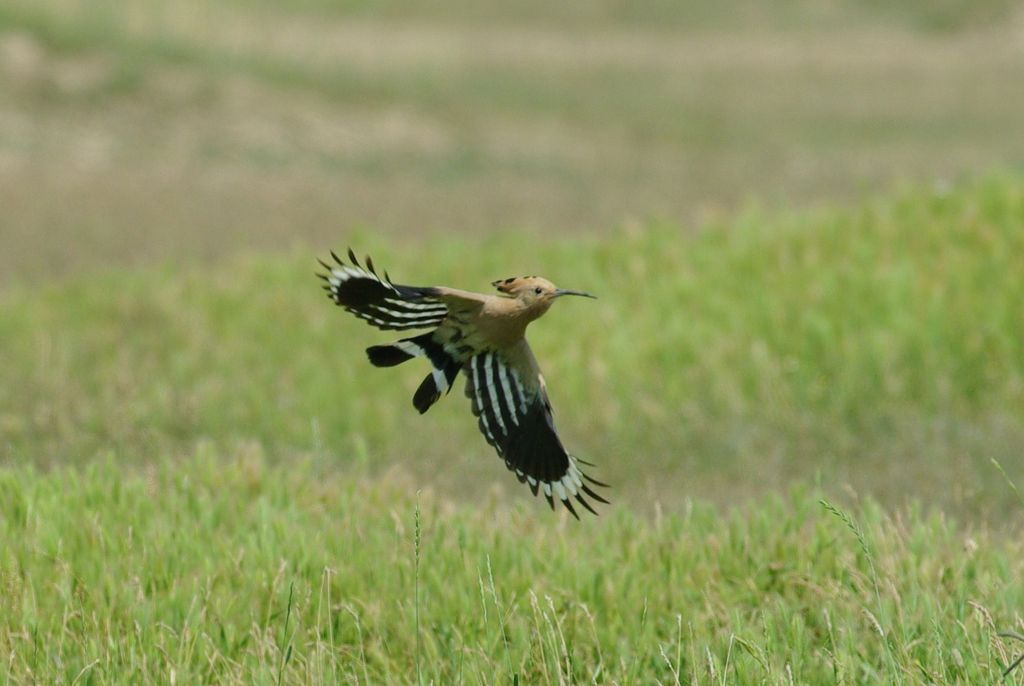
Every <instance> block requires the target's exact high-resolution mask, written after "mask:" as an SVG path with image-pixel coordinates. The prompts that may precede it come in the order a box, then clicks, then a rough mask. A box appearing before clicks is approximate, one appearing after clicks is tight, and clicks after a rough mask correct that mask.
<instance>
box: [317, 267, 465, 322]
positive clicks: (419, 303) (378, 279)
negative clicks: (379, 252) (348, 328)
mask: <svg viewBox="0 0 1024 686" xmlns="http://www.w3.org/2000/svg"><path fill="white" fill-rule="evenodd" d="M331 257H332V258H333V260H334V264H329V263H328V262H326V261H324V260H317V261H318V262H319V263H320V266H322V267H323V268H324V269H325V270H326V271H325V272H324V273H317V274H316V275H317V277H319V278H320V279H322V280H323V281H324V284H323V289H324V290H325V291H327V297H328V298H330V299H331V300H332V301H333V302H334V303H335V304H336V305H338V306H339V307H343V308H344V309H345V311H347V312H351V313H352V314H354V315H355V316H357V317H359V318H360V319H364V320H366V321H367V322H369V323H370V324H372V325H374V326H376V327H377V328H379V329H383V330H385V331H391V330H405V329H423V328H430V327H434V326H437V325H438V324H440V323H441V322H442V321H443V320H444V318H445V316H447V314H448V308H447V307H446V306H445V304H444V303H442V302H440V301H439V300H437V299H436V298H433V297H431V296H430V294H429V291H430V289H424V288H415V287H411V286H400V285H396V284H395V283H393V282H392V281H391V278H390V277H389V276H388V274H387V272H384V275H383V276H381V275H379V274H378V273H377V269H376V268H375V267H374V264H373V259H372V258H370V256H369V255H367V256H366V266H365V267H364V266H363V265H361V264H360V263H359V260H358V259H357V258H356V255H355V253H354V252H353V251H352V249H351V248H349V249H348V259H349V263H346V262H345V261H344V260H342V259H341V258H340V257H338V255H337V253H335V252H334V251H333V250H332V251H331Z"/></svg>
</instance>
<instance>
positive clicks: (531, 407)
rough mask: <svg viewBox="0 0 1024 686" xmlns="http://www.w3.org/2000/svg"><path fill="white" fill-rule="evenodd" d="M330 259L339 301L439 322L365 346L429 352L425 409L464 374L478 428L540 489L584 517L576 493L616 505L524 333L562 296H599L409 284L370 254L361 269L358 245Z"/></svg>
mask: <svg viewBox="0 0 1024 686" xmlns="http://www.w3.org/2000/svg"><path fill="white" fill-rule="evenodd" d="M331 257H333V258H334V262H335V264H333V265H331V264H328V263H327V262H324V261H323V260H318V261H319V262H320V264H321V265H322V266H323V268H324V269H325V270H326V272H325V273H323V274H317V276H319V277H320V278H321V279H323V280H324V282H325V283H324V289H325V290H326V291H327V296H328V297H329V298H330V299H331V300H333V301H334V302H335V303H336V304H337V305H339V306H340V307H343V308H344V309H345V310H346V311H347V312H351V313H352V314H354V315H355V316H357V317H359V318H360V319H363V320H365V321H367V322H368V323H370V324H371V325H373V326H375V327H377V328H378V329H382V330H384V331H406V330H410V329H431V331H429V332H427V333H424V334H420V335H418V336H413V337H411V338H403V339H401V340H399V341H396V342H394V343H391V344H389V345H374V346H370V347H369V348H367V349H366V354H367V356H368V357H369V359H370V362H371V363H372V364H373V365H375V366H377V367H394V366H395V365H399V364H402V363H403V362H407V361H408V360H411V359H413V358H417V357H425V358H426V359H427V361H428V362H429V363H430V365H431V368H432V369H431V372H430V374H428V375H427V377H426V378H425V379H423V383H421V384H420V386H419V388H418V389H417V390H416V393H415V394H414V395H413V398H412V404H413V405H414V406H415V407H416V409H417V410H419V412H420V414H423V413H424V412H426V411H427V410H429V409H430V407H431V406H432V405H433V404H434V403H436V402H437V401H438V399H440V397H441V395H442V394H447V393H448V392H449V391H451V388H452V384H453V383H454V382H455V380H456V378H457V377H458V375H459V372H462V373H463V375H464V376H465V377H466V396H467V397H469V399H470V400H471V401H472V410H473V414H474V416H476V417H477V425H478V427H479V429H480V432H481V433H482V434H483V435H484V438H486V439H487V442H488V443H489V444H490V445H491V446H493V447H494V449H495V450H496V451H497V453H498V456H499V457H501V458H502V459H503V460H504V461H505V466H506V467H508V469H509V470H510V471H512V472H514V473H515V475H516V477H517V478H518V479H519V481H520V482H521V483H526V484H529V486H530V489H531V490H532V491H533V494H534V495H535V496H536V495H537V494H538V493H543V494H544V497H545V498H547V501H548V504H549V505H550V506H551V507H552V509H554V501H555V500H558V501H559V502H561V503H562V505H564V506H565V507H566V509H568V510H569V512H571V513H572V515H573V516H574V517H576V518H577V519H579V516H578V515H577V514H576V510H575V509H574V507H573V504H572V501H573V500H575V501H576V502H577V503H579V504H580V505H582V506H583V507H584V508H586V509H587V510H589V511H590V512H592V513H594V514H597V513H596V512H595V511H594V509H593V507H591V505H590V503H589V502H588V501H587V498H588V497H589V498H591V499H593V500H596V501H598V502H602V503H606V504H607V503H608V501H607V500H605V499H604V498H602V497H601V496H600V495H598V494H597V493H596V492H594V490H593V489H592V488H591V487H590V486H591V485H593V486H601V487H607V484H603V483H601V482H600V481H596V480H594V479H592V478H591V477H590V476H588V475H587V474H585V473H584V472H583V471H582V470H581V469H580V465H588V466H592V465H590V463H588V462H584V461H583V460H581V459H579V458H576V457H573V456H572V455H570V454H569V453H568V452H567V451H566V449H565V448H564V447H563V446H562V441H561V439H560V438H559V437H558V433H557V432H556V431H555V423H554V419H553V417H552V412H551V403H550V402H549V401H548V393H547V387H546V385H545V382H544V376H543V375H542V374H541V372H540V367H539V366H538V365H537V359H536V358H535V357H534V355H533V351H531V350H530V346H529V344H528V343H527V342H526V338H525V333H526V327H527V326H528V325H529V324H530V322H532V321H534V320H535V319H537V318H539V317H541V316H542V315H543V314H544V313H545V312H547V311H548V309H549V308H550V307H551V305H552V303H554V301H555V300H556V299H557V298H560V297H562V296H564V295H577V296H583V297H587V298H593V297H594V296H593V295H590V294H589V293H584V292H582V291H571V290H567V289H564V288H556V287H555V285H554V284H553V283H551V282H550V281H548V280H547V279H542V278H540V277H538V276H523V277H511V278H507V279H501V280H498V281H494V282H492V284H491V285H492V286H494V287H495V288H496V289H497V290H498V295H485V294H482V293H471V292H469V291H462V290H458V289H455V288H446V287H443V286H429V287H421V286H402V285H399V284H396V283H394V282H392V281H391V277H390V276H388V273H387V272H386V271H385V272H384V273H383V276H381V275H379V274H378V273H377V270H376V269H375V268H374V265H373V260H371V259H370V257H367V258H366V260H365V261H366V266H365V267H363V266H362V265H361V264H360V263H359V260H357V259H356V256H355V253H353V252H352V250H351V248H350V249H349V251H348V258H349V263H348V264H346V263H345V262H344V261H343V260H342V259H341V258H339V257H338V256H337V255H336V254H334V252H331Z"/></svg>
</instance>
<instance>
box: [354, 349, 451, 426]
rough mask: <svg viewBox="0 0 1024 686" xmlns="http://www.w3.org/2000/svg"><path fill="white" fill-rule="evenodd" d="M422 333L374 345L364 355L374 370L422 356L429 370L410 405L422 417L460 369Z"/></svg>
mask: <svg viewBox="0 0 1024 686" xmlns="http://www.w3.org/2000/svg"><path fill="white" fill-rule="evenodd" d="M433 336H434V334H433V332H431V333H425V334H422V335H420V336H415V337H413V338H403V339H402V340H400V341H396V342H394V343H391V344H389V345H374V346H371V347H369V348H367V349H366V356H367V357H369V358H370V362H371V363H372V364H373V365H374V366H376V367H394V366H395V365H399V364H402V363H403V362H405V361H407V360H411V359H413V358H414V357H426V358H427V359H428V360H430V364H431V366H432V367H433V370H432V371H431V372H430V374H428V375H427V376H426V378H424V379H423V383H421V384H420V386H419V388H417V389H416V393H415V394H414V395H413V397H412V404H413V405H414V406H415V407H416V409H417V410H419V412H420V414H423V413H424V412H426V411H427V410H429V409H430V406H431V405H433V404H434V403H436V402H437V401H438V399H440V397H441V395H442V394H443V393H447V392H448V391H450V390H451V387H452V383H454V381H455V378H456V377H457V376H458V375H459V371H460V370H461V369H462V363H461V362H459V361H458V360H456V359H455V358H454V357H452V356H451V355H450V354H449V353H448V351H446V350H445V349H444V346H443V345H442V344H441V343H438V342H437V341H435V340H434V338H433Z"/></svg>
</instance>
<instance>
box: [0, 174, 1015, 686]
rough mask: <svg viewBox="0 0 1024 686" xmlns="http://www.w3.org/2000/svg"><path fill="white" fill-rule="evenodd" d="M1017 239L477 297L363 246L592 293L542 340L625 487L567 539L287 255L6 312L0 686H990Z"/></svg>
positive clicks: (464, 415)
mask: <svg viewBox="0 0 1024 686" xmlns="http://www.w3.org/2000/svg"><path fill="white" fill-rule="evenodd" d="M1022 217H1024V181H1022V180H1021V179H1020V178H1019V177H1017V176H1013V175H1003V176H994V177H992V178H990V179H989V180H988V181H985V182H982V183H977V184H971V185H968V186H965V187H962V188H957V189H953V190H951V191H944V192H941V193H935V192H923V191H908V192H907V193H905V194H904V195H902V196H900V197H896V198H886V199H878V200H876V201H874V202H873V203H871V204H869V205H867V206H865V207H864V208H863V209H861V210H858V211H849V210H836V211H819V212H807V213H791V214H781V215H766V214H759V213H753V212H752V213H749V214H746V215H744V216H742V217H739V218H738V219H736V221H734V222H732V223H730V224H728V225H722V226H709V227H707V229H706V230H704V231H702V232H699V233H697V234H693V233H690V232H680V231H678V230H674V229H671V228H669V227H647V228H642V227H639V226H638V227H634V228H633V229H630V230H628V231H624V232H622V233H621V234H619V235H615V236H612V237H605V238H593V239H587V240H585V241H583V242H580V241H576V240H573V241H569V240H562V241H558V240H552V241H549V242H548V243H547V244H545V246H544V248H543V250H542V251H540V252H537V251H536V250H534V249H533V248H532V247H531V248H529V249H527V248H524V247H523V246H520V245H517V244H516V242H515V240H514V239H512V238H506V239H504V242H503V239H500V238H499V239H496V240H497V241H498V242H497V244H494V243H489V246H490V248H491V249H492V252H488V253H487V257H486V259H483V260H481V261H480V262H478V263H471V262H467V261H465V260H463V259H462V257H464V255H463V254H462V253H460V250H473V249H474V243H473V242H472V241H466V240H465V239H462V240H459V241H454V240H453V241H451V242H441V243H438V244H435V245H433V246H432V247H431V248H430V249H429V250H430V252H426V253H425V252H424V251H423V250H422V249H418V250H416V251H413V250H411V249H402V248H395V247H391V248H390V249H388V250H383V248H382V246H381V245H380V242H379V240H378V239H374V238H372V237H369V236H356V237H355V238H356V239H358V241H357V243H358V244H359V245H362V246H365V247H369V248H373V249H374V250H376V249H377V248H381V249H382V250H383V252H384V253H386V255H387V257H388V259H387V264H388V268H389V270H391V271H392V273H393V274H402V275H408V277H409V280H411V281H414V282H418V281H422V282H433V281H435V280H439V279H443V280H446V281H452V282H455V283H462V284H467V285H472V284H475V283H486V280H488V279H490V278H493V277H495V276H500V275H502V274H505V273H506V272H508V273H516V272H519V271H524V270H527V269H529V271H538V272H543V273H546V274H550V275H552V277H555V278H557V279H559V281H561V282H564V283H566V284H569V285H572V286H576V287H586V288H588V289H591V290H594V291H596V292H597V293H598V294H599V295H600V298H601V299H600V300H598V301H596V302H582V301H580V302H573V303H560V304H559V306H558V308H556V309H555V310H554V311H553V312H552V313H550V314H549V315H548V317H546V318H545V319H544V321H543V322H541V323H539V324H537V325H535V326H534V332H533V335H532V338H533V340H534V341H535V345H536V347H537V349H538V354H539V356H540V359H541V360H542V361H543V363H544V364H545V366H546V371H547V372H548V377H549V381H550V384H551V388H552V394H553V400H554V402H555V405H556V414H557V416H558V417H559V419H560V423H561V425H562V429H563V434H564V435H565V437H566V440H567V441H568V442H569V445H570V446H572V447H573V448H575V449H576V451H577V452H578V454H580V455H581V456H583V457H585V458H586V459H590V460H592V461H594V462H596V463H598V469H597V475H598V476H599V477H600V478H602V479H606V480H608V481H611V482H612V483H613V484H614V490H613V493H614V499H615V501H616V502H615V504H614V505H613V506H612V507H610V508H607V509H606V511H605V514H604V516H603V517H601V518H599V519H596V520H595V519H588V520H586V521H584V522H582V523H577V522H574V521H572V520H570V519H569V518H568V517H567V515H565V514H564V513H562V514H560V515H552V514H551V513H549V512H547V511H546V509H545V506H544V505H543V503H542V502H540V501H537V500H535V499H533V498H531V497H530V496H529V495H528V493H526V492H525V489H522V488H520V487H519V486H518V484H516V483H515V482H514V480H513V479H512V478H511V477H509V476H508V475H507V474H506V473H505V472H504V468H503V467H502V466H501V465H500V463H499V462H498V460H496V459H495V458H494V457H493V456H492V455H491V454H490V452H489V450H488V449H487V448H486V446H485V445H484V444H483V442H482V440H481V439H480V437H479V436H478V435H477V434H476V431H475V427H474V426H473V422H471V421H469V415H468V408H467V407H466V402H465V400H464V399H463V398H461V397H457V394H455V395H456V397H452V398H448V399H446V400H445V401H444V402H443V403H442V404H441V405H440V406H439V407H438V408H436V409H435V410H432V411H431V413H430V415H429V416H427V417H423V418H421V417H419V416H417V415H415V412H414V411H413V410H412V408H411V405H410V403H409V397H410V395H411V392H412V390H413V388H414V387H415V385H416V384H417V383H418V381H419V377H420V375H421V374H420V372H421V371H422V370H419V371H416V372H412V371H408V370H405V369H402V370H390V372H389V371H381V370H375V369H372V368H371V367H369V365H368V364H366V362H365V360H364V359H363V355H362V352H361V349H362V347H364V346H365V345H367V344H369V343H371V342H373V341H378V340H381V339H383V338H386V336H382V335H380V334H378V333H375V332H373V331H372V330H370V329H368V328H367V327H365V326H364V325H363V324H362V323H361V322H357V321H349V319H348V318H346V317H344V316H342V314H343V313H341V312H339V311H337V310H336V309H335V308H333V307H332V306H331V305H330V304H329V303H328V302H327V301H326V300H324V299H323V298H322V297H321V293H320V292H319V291H318V288H317V285H318V284H317V282H316V280H315V279H314V278H313V276H312V266H313V265H312V264H311V257H312V256H311V255H310V254H307V253H302V254H296V255H294V256H291V257H277V258H271V257H266V256H250V257H236V258H234V259H232V260H231V261H229V262H228V263H225V264H223V265H221V266H220V267H219V268H217V269H208V268H205V267H204V268H197V269H195V270H192V271H189V272H187V273H184V274H182V273H180V272H179V271H177V270H176V269H172V268H170V267H166V266H165V267H155V268H151V269H146V270H137V271H131V272H126V271H123V270H115V271H112V272H109V273H107V274H105V275H102V276H97V275H93V276H81V277H77V278H72V279H67V280H61V281H59V282H58V283H55V284H53V285H50V286H46V287H32V288H10V289H8V290H7V291H6V292H5V293H4V294H3V296H2V301H0V302H2V306H3V309H4V313H5V316H4V317H3V319H2V320H0V336H2V338H3V340H4V341H5V347H6V351H5V352H6V355H5V359H4V364H3V365H2V366H0V373H2V375H3V377H2V378H0V389H2V390H0V427H2V430H3V435H4V441H5V444H4V446H3V449H4V465H5V467H4V471H3V472H2V473H0V492H2V497H0V513H2V517H0V526H2V527H3V528H2V530H0V535H2V539H3V540H4V541H7V542H9V543H8V546H7V549H6V550H5V553H4V556H3V557H2V558H0V565H2V567H0V569H2V574H0V578H2V579H3V584H4V588H5V592H4V593H3V594H2V596H3V601H2V603H3V604H0V654H3V655H5V656H6V657H5V667H4V668H5V670H6V671H7V675H8V680H9V682H10V683H40V682H43V683H48V682H51V681H64V682H68V683H74V682H76V681H77V683H166V682H167V680H168V679H176V680H177V683H210V682H216V683H334V682H336V681H339V680H341V681H347V682H361V683H378V682H382V681H391V682H409V681H414V680H415V678H416V674H417V670H419V672H420V673H421V674H422V677H423V680H424V681H425V682H432V683H453V682H459V681H463V682H469V683H481V682H483V683H487V682H491V681H494V680H496V681H499V682H505V683H538V682H541V683H575V682H583V681H587V682H595V683H653V681H654V680H655V679H657V680H659V681H660V682H661V683H676V681H677V680H678V682H680V683H691V682H696V683H780V684H783V683H865V684H866V683H878V682H879V681H880V680H881V681H884V682H886V683H962V684H975V683H994V682H996V681H998V678H999V673H1000V671H1001V670H1003V669H1005V667H1006V666H1007V665H1008V664H1009V663H1010V661H1011V660H1012V658H1013V655H1014V651H1015V650H1019V647H1018V646H1014V641H1013V639H1010V638H1001V637H999V636H998V635H997V634H998V633H999V632H1000V631H1016V632H1021V631H1022V630H1024V625H1022V622H1024V618H1022V616H1021V613H1020V608H1021V601H1022V597H1021V592H1022V587H1021V585H1020V583H1019V579H1020V578H1021V573H1022V572H1024V569H1022V565H1024V562H1022V560H1024V557H1022V555H1021V553H1022V550H1021V544H1020V537H1019V530H1020V529H1019V527H1020V521H1021V516H1020V513H1021V506H1022V505H1024V502H1022V500H1021V497H1020V494H1019V492H1018V491H1017V490H1016V488H1015V486H1014V485H1013V482H1014V481H1015V480H1016V481H1017V482H1019V481H1020V479H1019V477H1018V478H1016V479H1015V476H1017V475H1019V474H1021V473H1024V469H1022V466H1024V465H1022V462H1021V460H1022V454H1021V451H1020V446H1021V445H1022V444H1024V440H1022V437H1024V425H1022V420H1021V417H1024V383H1022V379H1024V351H1022V348H1021V341H1020V336H1019V313H1020V312H1021V311H1022V307H1024V302H1022V298H1024V284H1022V283H1021V280H1022V278H1024V264H1022V260H1024V244H1022V241H1024V230H1022V228H1024V227H1022V223H1021V222H1022ZM378 257H379V259H381V261H382V262H384V260H383V256H381V255H378ZM428 266H429V267H428ZM438 274H439V275H441V276H435V275H438ZM636 302H642V303H643V306H641V307H635V306H634V303H636ZM794 483H803V484H804V485H803V486H794V485H793V484H794ZM420 490H422V491H423V493H422V495H421V496H420V501H419V502H420V508H421V512H420V515H419V519H418V521H419V525H418V527H417V524H416V523H415V521H416V517H415V514H414V513H415V510H416V498H417V496H416V493H417V492H418V491H420ZM786 492H790V493H791V495H790V496H788V497H781V496H779V495H777V494H779V493H786ZM862 493H870V494H872V497H865V496H863V495H860V494H862ZM821 499H825V500H826V501H828V502H832V503H836V504H837V506H839V507H841V508H844V510H846V511H848V512H849V513H850V514H849V515H846V514H841V513H837V512H835V511H833V510H831V509H829V507H826V506H825V505H823V504H821V502H819V501H820V500H821ZM878 499H880V500H882V501H883V502H884V503H885V508H884V509H883V508H881V507H880V506H878V505H876V504H875V502H876V501H877V500H878ZM714 502H717V503H718V507H712V506H711V505H710V504H709V503H714ZM887 512H888V513H889V514H887ZM949 512H957V513H959V515H958V519H959V521H960V523H959V524H956V523H954V522H953V521H952V520H951V519H950V518H949V514H948V513H949ZM943 513H947V514H943ZM850 518H852V519H850ZM417 528H418V529H419V531H420V534H419V535H420V538H419V557H418V558H417V554H416V552H415V551H416V540H417V538H416V537H417V534H416V531H417ZM417 570H418V571H417ZM417 588H418V589H419V590H418V594H419V595H418V596H417ZM289 597H291V604H290V607H291V610H289V609H288V608H289ZM417 597H418V598H419V603H418V604H417V602H416V598H417ZM417 618H418V624H417ZM417 626H418V630H417ZM172 675H173V676H172ZM517 679H518V681H517ZM1022 682H1024V674H1020V673H1018V674H1016V675H1014V676H1012V677H1009V678H1008V680H1007V683H1022Z"/></svg>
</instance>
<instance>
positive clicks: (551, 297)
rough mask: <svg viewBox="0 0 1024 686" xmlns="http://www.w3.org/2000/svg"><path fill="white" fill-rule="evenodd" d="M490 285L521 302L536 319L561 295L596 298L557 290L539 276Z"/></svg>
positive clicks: (566, 290)
mask: <svg viewBox="0 0 1024 686" xmlns="http://www.w3.org/2000/svg"><path fill="white" fill-rule="evenodd" d="M491 285H492V286H494V287H495V288H497V289H498V292H500V293H503V294H504V295H506V296H508V297H510V298H514V299H516V300H518V301H519V302H521V303H522V304H523V306H524V307H525V308H526V309H528V310H532V311H535V312H536V316H537V317H539V316H540V315H542V314H544V313H545V312H547V310H548V308H549V307H551V303H553V302H554V301H555V299H556V298H560V297H562V296H563V295H579V296H583V297H584V298H596V296H593V295H591V294H590V293H584V292H583V291H571V290H569V289H566V288H558V287H556V286H555V284H553V283H551V282H550V281H548V280H547V279H544V278H541V277H539V276H518V277H517V276H511V277H509V278H507V279H499V280H497V281H492V282H491Z"/></svg>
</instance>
